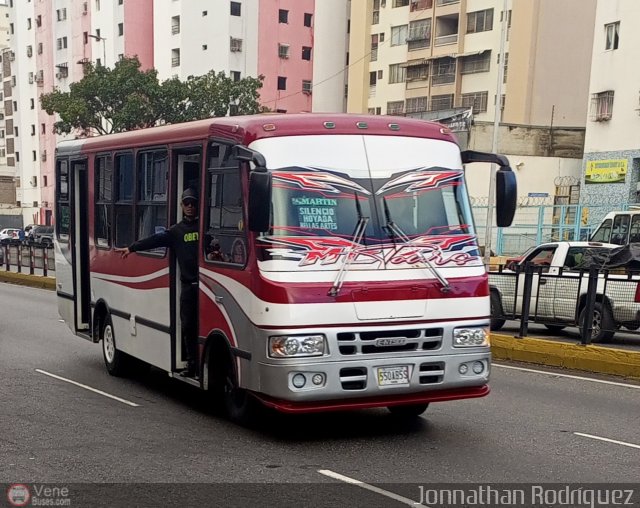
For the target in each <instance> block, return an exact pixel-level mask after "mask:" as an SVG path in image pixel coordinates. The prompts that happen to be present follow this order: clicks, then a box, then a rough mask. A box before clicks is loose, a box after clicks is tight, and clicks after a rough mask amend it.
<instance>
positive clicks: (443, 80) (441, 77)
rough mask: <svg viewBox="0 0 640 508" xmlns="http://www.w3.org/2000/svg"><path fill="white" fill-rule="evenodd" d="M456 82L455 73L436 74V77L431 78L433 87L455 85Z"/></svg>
mask: <svg viewBox="0 0 640 508" xmlns="http://www.w3.org/2000/svg"><path fill="white" fill-rule="evenodd" d="M455 81H456V75H455V73H451V74H436V75H434V76H431V86H437V85H449V84H451V83H455Z"/></svg>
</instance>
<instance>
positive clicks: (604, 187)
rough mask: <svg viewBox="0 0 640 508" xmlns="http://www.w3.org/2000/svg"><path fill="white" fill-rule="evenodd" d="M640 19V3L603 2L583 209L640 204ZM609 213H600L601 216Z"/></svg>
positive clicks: (598, 18) (593, 73) (591, 92)
mask: <svg viewBox="0 0 640 508" xmlns="http://www.w3.org/2000/svg"><path fill="white" fill-rule="evenodd" d="M639 19H640V3H639V2H637V1H635V0H598V7H597V11H596V19H595V29H594V38H593V52H592V65H591V79H590V82H589V99H588V101H585V106H588V108H589V116H588V122H587V132H586V139H585V148H584V164H583V168H582V183H583V185H582V186H581V201H582V202H583V204H587V205H597V204H601V205H606V206H607V207H608V209H611V210H613V209H620V207H622V206H626V205H628V204H631V203H634V204H635V203H640V141H639V138H638V129H639V128H640V115H639V113H640V103H639V100H638V97H639V95H638V94H639V87H638V83H639V82H640V69H639V68H638V65H637V63H638V61H640V31H638V29H637V21H638V20H639ZM591 211H592V212H595V210H594V209H593V208H592V210H591ZM605 211H606V210H600V215H603V214H604V212H605ZM593 220H594V221H596V222H597V220H599V218H595V217H594V218H593Z"/></svg>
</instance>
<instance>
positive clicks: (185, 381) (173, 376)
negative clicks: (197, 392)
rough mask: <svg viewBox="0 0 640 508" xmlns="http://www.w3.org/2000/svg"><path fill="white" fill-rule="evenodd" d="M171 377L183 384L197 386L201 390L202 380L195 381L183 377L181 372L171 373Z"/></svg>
mask: <svg viewBox="0 0 640 508" xmlns="http://www.w3.org/2000/svg"><path fill="white" fill-rule="evenodd" d="M169 377H172V378H173V379H177V380H178V381H182V382H183V383H187V384H188V385H191V386H195V387H197V388H200V380H199V379H194V378H192V377H183V376H181V375H180V373H179V372H169Z"/></svg>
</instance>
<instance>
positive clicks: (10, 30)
mask: <svg viewBox="0 0 640 508" xmlns="http://www.w3.org/2000/svg"><path fill="white" fill-rule="evenodd" d="M9 32H10V33H11V34H12V35H13V23H9Z"/></svg>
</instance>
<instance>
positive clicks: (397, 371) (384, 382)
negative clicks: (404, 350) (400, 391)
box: [378, 365, 409, 386]
mask: <svg viewBox="0 0 640 508" xmlns="http://www.w3.org/2000/svg"><path fill="white" fill-rule="evenodd" d="M408 384H409V366H408V365H397V366H394V367H378V386H389V385H408Z"/></svg>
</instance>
